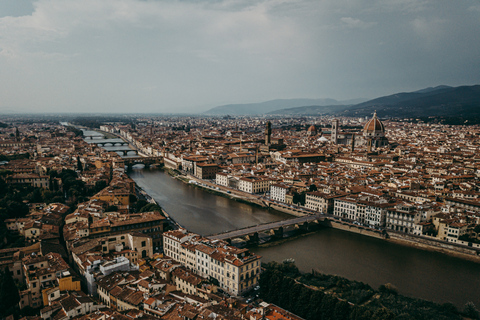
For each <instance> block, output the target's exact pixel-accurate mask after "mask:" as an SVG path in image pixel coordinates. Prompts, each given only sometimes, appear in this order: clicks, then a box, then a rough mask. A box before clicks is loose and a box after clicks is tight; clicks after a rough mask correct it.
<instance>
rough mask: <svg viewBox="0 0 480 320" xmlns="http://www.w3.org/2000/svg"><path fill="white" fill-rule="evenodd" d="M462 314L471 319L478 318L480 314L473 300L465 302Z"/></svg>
mask: <svg viewBox="0 0 480 320" xmlns="http://www.w3.org/2000/svg"><path fill="white" fill-rule="evenodd" d="M463 314H464V315H465V316H466V317H469V318H471V319H479V318H480V314H479V313H478V310H477V308H476V307H475V304H473V302H471V301H469V302H467V303H466V304H465V307H464V308H463Z"/></svg>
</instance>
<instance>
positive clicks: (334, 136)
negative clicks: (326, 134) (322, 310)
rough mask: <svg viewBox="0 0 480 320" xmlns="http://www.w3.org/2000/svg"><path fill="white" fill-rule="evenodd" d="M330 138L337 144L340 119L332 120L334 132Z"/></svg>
mask: <svg viewBox="0 0 480 320" xmlns="http://www.w3.org/2000/svg"><path fill="white" fill-rule="evenodd" d="M330 138H331V140H332V142H333V143H334V144H337V138H338V119H333V120H332V133H331V135H330Z"/></svg>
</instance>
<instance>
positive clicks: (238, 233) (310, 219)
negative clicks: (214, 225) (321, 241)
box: [208, 215, 325, 244]
mask: <svg viewBox="0 0 480 320" xmlns="http://www.w3.org/2000/svg"><path fill="white" fill-rule="evenodd" d="M324 220H325V217H324V216H317V215H308V216H303V217H298V218H293V219H288V220H282V221H275V222H269V223H264V224H259V225H256V226H252V227H246V228H242V229H237V230H231V231H226V232H222V233H217V234H213V235H210V236H208V238H209V239H219V240H227V241H228V242H231V240H232V239H234V238H240V239H242V240H245V241H247V243H249V244H258V242H259V233H264V234H266V235H267V236H270V237H273V238H278V239H281V238H283V233H284V232H285V231H287V230H289V231H295V230H296V231H303V232H307V231H311V230H314V229H316V228H318V227H319V225H320V222H323V221H324Z"/></svg>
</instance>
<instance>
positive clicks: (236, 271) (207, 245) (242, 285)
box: [163, 229, 261, 295]
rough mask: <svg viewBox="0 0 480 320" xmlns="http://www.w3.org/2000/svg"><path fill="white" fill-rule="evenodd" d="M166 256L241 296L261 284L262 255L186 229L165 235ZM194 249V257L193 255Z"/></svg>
mask: <svg viewBox="0 0 480 320" xmlns="http://www.w3.org/2000/svg"><path fill="white" fill-rule="evenodd" d="M163 238H164V252H165V255H167V256H169V257H171V258H173V259H175V260H177V261H178V262H180V264H182V266H184V267H186V268H188V269H190V270H192V271H194V272H195V273H196V274H198V275H200V276H201V277H203V278H206V279H209V278H213V279H216V280H217V281H218V286H219V287H220V288H222V289H224V290H226V291H228V292H230V293H231V294H233V295H240V294H242V293H243V292H245V291H248V290H250V289H251V288H253V287H254V286H256V285H257V284H258V279H259V276H260V265H261V257H260V256H257V255H255V254H253V253H251V252H250V251H249V250H248V249H238V248H235V247H231V246H229V245H228V244H227V243H226V242H224V241H220V240H209V239H206V238H202V237H200V236H199V235H196V234H193V233H189V232H187V231H186V230H185V229H179V230H174V231H168V232H165V233H164V234H163ZM193 250H195V256H193Z"/></svg>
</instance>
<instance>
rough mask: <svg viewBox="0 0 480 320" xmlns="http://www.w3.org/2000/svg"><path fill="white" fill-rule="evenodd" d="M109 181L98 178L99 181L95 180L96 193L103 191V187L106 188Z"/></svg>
mask: <svg viewBox="0 0 480 320" xmlns="http://www.w3.org/2000/svg"><path fill="white" fill-rule="evenodd" d="M107 185H108V184H107V181H105V180H98V181H97V182H95V187H94V191H95V193H98V192H100V191H102V190H103V189H105V188H106V187H107Z"/></svg>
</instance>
